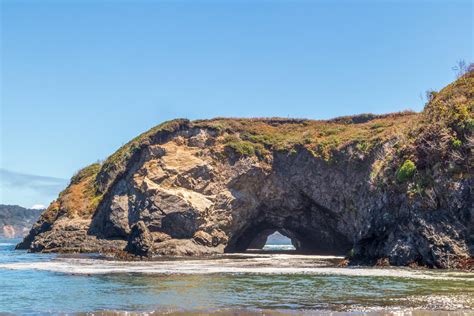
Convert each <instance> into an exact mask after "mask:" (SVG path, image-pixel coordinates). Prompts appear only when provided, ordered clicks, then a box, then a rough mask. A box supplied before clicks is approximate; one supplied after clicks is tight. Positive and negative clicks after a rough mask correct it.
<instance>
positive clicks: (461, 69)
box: [453, 59, 472, 78]
mask: <svg viewBox="0 0 474 316" xmlns="http://www.w3.org/2000/svg"><path fill="white" fill-rule="evenodd" d="M471 67H472V64H471V65H469V66H468V65H467V64H466V61H465V60H464V59H460V60H458V62H457V63H456V66H454V67H453V70H454V71H455V72H456V77H457V78H461V77H462V76H463V75H464V74H465V73H467V72H468V71H469V70H470V69H471Z"/></svg>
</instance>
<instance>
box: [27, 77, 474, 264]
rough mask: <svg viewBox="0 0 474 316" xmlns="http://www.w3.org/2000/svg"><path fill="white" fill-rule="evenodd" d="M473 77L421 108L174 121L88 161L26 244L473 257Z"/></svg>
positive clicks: (401, 259) (426, 259)
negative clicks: (283, 241) (268, 242)
mask: <svg viewBox="0 0 474 316" xmlns="http://www.w3.org/2000/svg"><path fill="white" fill-rule="evenodd" d="M473 96H474V75H473V74H472V73H468V74H466V75H465V76H464V77H462V78H460V79H459V80H457V81H456V82H454V83H453V84H451V85H450V86H448V87H446V88H445V89H443V90H442V91H440V92H439V93H437V94H434V93H433V94H432V100H431V101H430V102H429V103H428V104H427V106H426V108H425V110H424V112H423V113H419V114H417V113H410V112H408V113H395V114H389V115H381V116H377V115H370V114H368V115H360V116H353V117H342V118H338V119H334V120H330V121H311V120H292V119H278V118H275V119H213V120H204V121H193V122H191V121H188V120H175V121H170V122H167V123H164V124H162V125H159V126H157V127H155V128H153V129H151V130H150V131H148V132H146V133H144V134H142V135H140V136H138V137H137V138H135V139H134V140H132V141H131V142H129V143H128V144H126V145H125V146H123V147H122V148H120V149H119V150H118V151H117V152H116V153H115V154H113V155H112V156H111V157H109V158H108V159H107V160H106V161H105V162H104V163H103V164H94V165H91V166H89V167H87V168H85V169H83V170H81V171H80V172H79V173H78V174H77V175H76V176H74V177H73V178H72V180H71V184H70V185H69V186H68V188H66V189H65V190H64V191H63V192H62V193H61V194H60V196H59V198H58V199H57V200H56V201H54V202H53V203H52V204H51V205H50V207H49V208H48V210H46V211H45V212H44V213H43V214H42V215H41V218H40V219H39V221H38V222H37V223H36V224H35V225H34V226H33V228H32V229H31V231H30V233H29V235H28V236H27V237H25V239H24V241H23V242H22V243H21V244H19V245H18V248H22V249H29V250H31V251H43V252H48V251H63V252H96V251H99V252H104V251H119V250H126V251H128V252H130V253H133V254H138V255H147V256H148V255H204V254H213V253H222V252H234V251H243V250H245V249H247V248H248V247H249V246H250V245H251V244H252V243H255V242H256V241H258V240H263V239H265V238H266V236H268V235H270V234H272V233H273V232H275V231H279V232H280V233H282V234H283V235H285V236H287V237H289V238H290V239H291V240H292V242H293V244H294V245H295V247H296V248H297V249H298V250H300V251H308V252H314V253H320V254H348V255H349V256H350V257H351V259H352V260H353V261H354V262H364V263H370V262H375V261H376V260H378V259H381V258H388V260H389V262H390V263H391V264H394V265H407V264H412V263H415V264H423V265H428V266H435V267H448V266H456V265H457V264H459V263H460V262H462V261H463V260H465V259H467V258H469V257H471V256H472V255H473V253H474V238H473V237H474V210H473V206H472V194H471V192H472V190H471V188H472V183H473V180H472V170H471V169H470V168H471V167H472V145H473V137H472V130H473V126H474V123H473V122H474V121H473V114H472V113H473V111H472V110H473V103H474V101H473V99H474V98H473Z"/></svg>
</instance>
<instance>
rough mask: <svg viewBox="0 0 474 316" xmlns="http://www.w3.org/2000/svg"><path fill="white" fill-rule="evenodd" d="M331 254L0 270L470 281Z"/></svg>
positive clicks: (48, 264)
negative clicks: (356, 263) (339, 259)
mask: <svg viewBox="0 0 474 316" xmlns="http://www.w3.org/2000/svg"><path fill="white" fill-rule="evenodd" d="M328 258H334V257H327V256H326V257H322V256H306V255H284V254H272V255H259V254H248V255H245V256H239V257H238V258H235V257H231V256H224V257H222V258H218V259H176V260H172V261H169V260H163V261H112V260H102V259H91V258H56V259H54V260H50V261H42V262H18V263H4V264H0V269H11V270H46V271H53V272H59V273H68V274H116V273H142V274H213V273H254V274H312V275H341V276H359V277H397V278H412V279H437V280H438V279H439V280H462V281H472V282H474V275H473V274H469V273H462V272H442V273H440V272H439V271H437V272H436V273H434V272H430V271H426V270H413V269H407V268H367V267H364V268H362V267H350V268H338V267H328V266H327V262H325V261H326V260H328Z"/></svg>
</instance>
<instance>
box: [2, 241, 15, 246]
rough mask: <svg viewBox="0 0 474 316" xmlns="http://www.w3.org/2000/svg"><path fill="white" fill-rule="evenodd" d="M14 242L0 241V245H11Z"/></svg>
mask: <svg viewBox="0 0 474 316" xmlns="http://www.w3.org/2000/svg"><path fill="white" fill-rule="evenodd" d="M13 245H14V243H8V242H0V246H13Z"/></svg>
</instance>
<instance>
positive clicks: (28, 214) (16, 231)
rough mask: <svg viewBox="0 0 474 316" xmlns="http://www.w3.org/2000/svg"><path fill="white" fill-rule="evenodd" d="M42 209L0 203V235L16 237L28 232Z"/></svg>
mask: <svg viewBox="0 0 474 316" xmlns="http://www.w3.org/2000/svg"><path fill="white" fill-rule="evenodd" d="M41 212H43V210H35V209H28V208H24V207H21V206H18V205H3V204H0V237H6V238H17V237H23V236H24V235H26V234H27V233H28V230H29V229H30V228H31V226H32V225H33V223H34V222H35V221H36V220H37V219H38V218H39V216H40V214H41Z"/></svg>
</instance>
